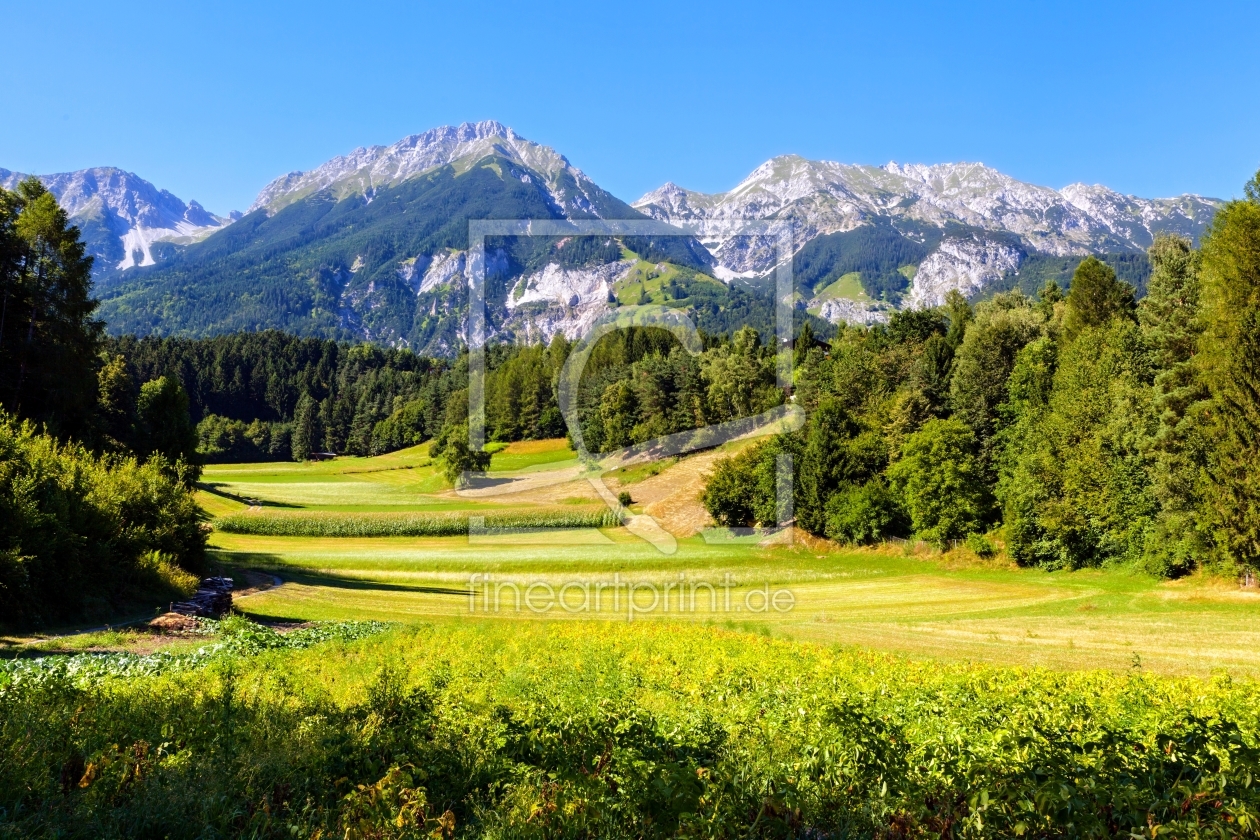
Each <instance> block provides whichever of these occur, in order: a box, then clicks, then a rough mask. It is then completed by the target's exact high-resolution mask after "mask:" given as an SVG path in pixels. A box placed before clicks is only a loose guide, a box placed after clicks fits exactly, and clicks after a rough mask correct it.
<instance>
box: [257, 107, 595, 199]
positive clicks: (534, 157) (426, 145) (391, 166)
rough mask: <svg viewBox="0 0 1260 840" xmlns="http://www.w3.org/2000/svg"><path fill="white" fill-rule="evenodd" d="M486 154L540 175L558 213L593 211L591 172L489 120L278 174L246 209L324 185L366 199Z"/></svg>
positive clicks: (526, 179) (526, 175)
mask: <svg viewBox="0 0 1260 840" xmlns="http://www.w3.org/2000/svg"><path fill="white" fill-rule="evenodd" d="M487 155H497V156H499V157H503V158H506V159H507V160H510V161H513V162H515V163H517V164H519V165H520V166H521V167H522V170H521V171H515V172H512V173H510V174H511V175H512V177H515V178H517V179H518V180H520V181H522V182H523V183H533V181H534V179H535V178H536V177H541V178H542V179H543V184H542V186H543V187H544V189H546V190H547V192H548V194H549V195H550V196H551V200H552V202H553V203H554V205H555V207H556V209H557V210H559V211H560V213H561V215H564V216H579V217H580V216H589V215H598V205H599V204H600V201H601V199H600V197H599V195H598V194H599V193H601V192H602V191H601V190H600V189H599V187H597V186H596V185H595V183H594V182H593V181H591V179H590V178H588V177H586V175H585V174H583V173H582V171H581V170H579V169H577V168H576V167H574V166H573V165H572V164H570V163H569V161H568V160H567V159H566V158H565V157H564V155H561V154H559V153H558V152H556V151H555V150H554V149H552V148H550V147H548V146H543V145H541V144H539V143H534V142H532V141H530V140H526V139H525V138H524V137H521V136H520V135H519V134H517V133H516V132H515V131H513V130H512V129H511V128H509V127H507V126H505V125H503V124H502V123H498V122H495V121H494V120H485V121H483V122H475V123H463V124H461V125H456V126H451V125H447V126H442V127H440V128H434V129H432V130H430V131H426V132H424V133H422V134H412V135H410V136H408V137H404V138H403V139H401V140H399V141H398V142H397V143H394V144H392V145H389V146H369V147H360V148H358V149H355V150H354V151H353V152H351V153H350V154H348V155H341V156H339V157H335V158H333V159H332V160H330V161H328V162H327V163H324V164H322V165H321V166H318V167H316V168H315V169H312V170H309V171H307V172H290V173H288V174H287V175H281V176H280V177H279V178H276V179H275V180H274V181H272V182H271V183H270V184H268V185H267V186H265V187H263V189H262V191H261V192H259V193H258V197H257V198H255V199H254V203H253V204H251V205H250V207H249V210H247V211H246V212H247V213H252V212H254V211H256V210H265V211H266V212H267V213H268V214H273V213H275V212H276V211H277V210H281V209H283V208H284V207H287V206H288V205H290V204H292V203H293V202H295V201H298V200H300V199H302V198H305V197H306V196H308V195H312V194H314V193H317V192H322V191H324V190H328V191H330V192H331V193H332V195H333V196H334V197H335V198H336V199H338V200H341V199H344V198H350V197H353V196H362V197H364V198H365V199H366V200H368V201H371V200H372V197H373V196H374V195H375V193H376V191H377V190H379V189H381V188H382V187H390V186H396V185H397V184H401V183H402V182H404V181H406V180H409V179H411V178H415V177H417V176H419V175H423V174H424V173H426V172H430V171H432V170H434V169H437V168H439V167H442V166H451V165H453V166H455V168H456V169H457V170H460V169H466V168H467V167H468V166H470V165H472V164H473V163H475V162H476V161H478V160H481V159H482V158H484V157H486V156H487ZM525 170H528V171H525ZM531 173H532V174H531Z"/></svg>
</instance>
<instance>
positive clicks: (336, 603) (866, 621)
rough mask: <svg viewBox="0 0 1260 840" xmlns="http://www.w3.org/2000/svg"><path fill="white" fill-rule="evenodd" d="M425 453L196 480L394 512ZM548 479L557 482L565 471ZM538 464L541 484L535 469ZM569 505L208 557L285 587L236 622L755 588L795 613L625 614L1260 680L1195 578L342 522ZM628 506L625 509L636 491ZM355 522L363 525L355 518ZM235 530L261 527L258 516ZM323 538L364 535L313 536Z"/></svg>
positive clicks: (1231, 608) (421, 617)
mask: <svg viewBox="0 0 1260 840" xmlns="http://www.w3.org/2000/svg"><path fill="white" fill-rule="evenodd" d="M562 445H563V444H562V442H561V441H536V442H531V443H529V444H523V445H515V446H517V447H518V448H517V449H515V450H513V449H512V447H508V448H506V449H504V450H503V452H502V453H500V456H502V455H503V454H504V453H506V454H507V455H509V456H514V457H521V458H526V459H529V458H540V459H541V458H545V457H558V455H557V453H560V454H563V452H564V450H563V448H562ZM738 445H741V444H740V443H739V442H736V443H734V444H730V445H729V446H732V447H734V446H738ZM422 450H424V447H420V448H418V449H417V450H412V451H410V452H409V453H402V454H395V455H392V456H385V457H384V458H372V459H345V460H344V462H343V461H342V460H341V459H339V460H338V461H333V462H324V463H317V464H306V465H298V464H292V465H284V464H281V465H274V464H273V465H233V466H231V467H221V468H219V467H216V468H213V469H212V470H208V471H207V472H209V473H213V474H214V477H217V478H218V479H219V480H220V481H221V482H222V484H223V486H225V488H226V490H228V491H233V490H237V489H239V487H240V485H239V484H232V483H231V482H229V481H226V480H225V479H227V478H231V479H233V480H241V481H242V483H247V484H251V485H255V484H256V485H263V484H268V483H269V481H268V480H259V478H258V477H259V476H269V477H270V476H275V477H276V478H281V477H282V478H283V480H276V481H270V484H271V485H272V487H273V489H275V490H278V491H279V492H280V493H284V492H286V491H288V492H293V491H292V488H295V487H296V488H300V489H301V492H302V493H306V492H307V491H306V489H304V488H306V487H307V486H308V485H312V484H314V485H319V484H320V482H326V483H325V484H324V485H323V486H324V487H326V488H334V489H333V490H329V492H334V491H335V488H338V487H340V486H342V485H349V486H352V487H354V488H355V491H354V492H356V493H363V494H367V495H361V496H357V497H356V498H357V499H360V500H363V499H367V500H369V501H371V500H373V499H381V498H388V499H391V500H393V499H397V498H402V497H401V496H398V495H395V494H398V493H400V492H402V493H405V492H406V490H405V488H406V487H407V486H408V485H407V483H406V481H401V480H400V477H403V478H408V477H410V476H413V475H415V474H417V473H419V472H421V471H422V470H424V469H429V468H427V467H421V466H419V464H420V463H423V461H424V459H425V458H426V457H427V453H426V452H424V451H422ZM691 463H692V459H685V460H684V461H683V462H680V463H672V462H666V463H662V464H649V465H641V466H636V467H632V468H629V469H627V470H622V471H618V472H617V473H614V474H613V475H612V478H614V479H618V482H619V483H620V484H622V485H624V484H631V483H634V482H636V481H638V482H639V485H640V487H641V488H646V487H647V486H648V484H651V483H653V482H655V483H661V482H664V484H666V485H672V483H674V482H672V480H671V476H674V475H675V474H677V475H681V474H682V472H684V471H686V469H687V468H688V466H689V464H691ZM553 464H554V465H557V466H556V468H558V467H559V466H562V465H563V464H564V462H563V461H556V462H553ZM535 465H536V467H537V468H538V469H543V470H545V468H546V464H545V463H540V462H535ZM408 467H410V469H408ZM527 468H528V467H527ZM653 473H657V474H656V475H654V476H653V475H652V474H653ZM544 474H545V473H544ZM246 480H247V481H246ZM643 481H647V482H648V484H643V483H642V482H643ZM338 482H340V483H338ZM351 482H354V483H353V484H351ZM618 482H614V484H617V483H618ZM399 488H403V490H401V491H400V489H399ZM573 488H574V485H567V484H561V485H557V486H556V488H555V490H554V494H553V495H554V498H551V497H549V496H547V495H546V493H545V492H544V491H531V493H530V494H529V497H530V499H531V501H530V503H529V504H523V503H521V502H518V501H515V497H513V496H500V497H491V498H488V499H484V500H479V499H464V498H459V497H457V496H454V495H453V494H451V493H449V491H443V493H442V494H433V495H426V494H421V493H416V494H414V496H412V497H411V498H412V499H413V501H412V502H411V504H408V505H395V504H392V503H391V504H379V505H371V504H369V505H363V506H361V507H358V508H350V509H349V510H339V509H338V508H337V507H336V506H332V505H326V506H315V507H303V508H295V509H293V510H286V509H283V508H275V509H273V508H269V507H264V508H263V511H262V512H261V513H262V514H264V515H265V516H266V517H268V518H269V519H268V521H275V522H277V523H284V522H286V521H287V520H283V519H282V518H283V517H290V516H294V517H298V516H304V517H308V520H306V521H307V522H308V523H309V527H305V526H304V527H303V528H302V529H296V530H294V529H292V528H289V525H287V524H286V525H285V527H286V528H288V530H284V529H279V528H278V527H277V529H276V530H275V531H274V533H276V534H284V533H304V534H307V536H284V535H273V536H269V535H263V534H230V533H224V532H222V531H218V532H216V533H214V534H213V535H212V539H211V544H212V556H213V557H214V558H215V559H216V561H217V562H219V563H220V564H221V565H223V566H224V567H225V568H227V569H229V570H240V569H244V568H258V569H266V570H268V571H271V572H274V573H275V574H278V575H279V576H281V577H282V578H283V579H284V580H285V581H286V584H285V585H284V586H282V587H280V588H278V589H274V590H270V591H267V592H262V593H259V594H257V595H254V596H250V597H248V598H244V599H241V600H240V601H239V605H240V607H241V608H242V609H244V610H246V611H248V612H249V613H251V614H254V615H257V616H260V617H269V618H292V619H301V620H307V619H337V620H341V619H356V618H375V619H380V620H397V621H428V620H438V621H447V620H457V619H463V620H466V619H467V618H468V613H469V604H468V599H467V598H466V597H461V596H460V595H459V594H450V592H449V591H454V592H456V593H458V592H462V591H466V590H467V588H468V585H469V580H470V578H471V576H472V575H474V574H478V573H480V574H491V575H493V576H494V579H495V580H496V581H503V582H508V583H516V584H517V585H518V586H521V585H528V584H529V583H533V582H543V583H548V584H550V585H552V586H560V585H563V584H564V583H566V582H568V581H569V580H573V579H577V580H579V581H589V582H599V581H607V580H608V579H610V578H611V576H613V575H619V576H620V578H621V579H622V580H634V581H638V582H645V583H654V584H656V585H659V586H662V587H663V586H664V585H665V584H666V583H669V582H670V581H673V582H675V583H677V582H678V581H679V576H680V575H681V576H682V579H683V581H684V582H686V583H688V584H693V583H694V584H697V585H698V584H699V583H702V582H704V583H709V584H710V585H714V586H716V585H718V584H720V583H721V582H722V581H723V580H724V576H725V575H727V574H729V575H730V576H731V578H730V580H731V581H732V583H733V586H734V587H735V588H733V589H732V590H731V591H732V593H733V597H735V599H736V606H738V605H739V604H738V602H739V599H742V598H743V597H744V596H745V595H747V594H748V593H749V592H750V591H751V590H752V588H753V587H755V586H764V585H769V586H771V587H772V588H789V589H790V590H791V591H792V593H793V595H794V597H795V604H794V606H793V608H792V609H791V610H790V611H788V612H785V613H775V612H771V613H750V612H749V611H748V610H747V609H742V608H741V609H731V610H725V609H720V610H714V609H710V606H711V605H710V604H709V603H706V598H705V595H706V594H707V591H705V590H702V591H701V595H700V597H699V598H698V605H697V608H696V610H695V611H694V612H689V613H687V614H680V613H679V612H678V611H677V609H675V610H674V611H673V612H672V613H670V614H668V615H667V614H666V613H665V611H664V609H663V608H661V609H658V610H655V611H651V612H650V613H647V614H643V613H640V614H636V616H635V620H636V621H638V620H644V619H646V618H649V617H651V616H652V615H655V616H656V617H657V618H673V619H685V620H687V621H693V622H716V623H719V624H722V625H727V624H729V625H730V626H734V627H744V628H755V629H757V630H758V631H759V632H761V631H765V632H771V633H773V634H775V635H777V636H790V637H792V638H796V639H801V640H808V641H816V642H823V643H832V642H839V643H844V644H857V645H864V646H868V647H872V648H879V649H883V650H893V651H899V652H903V653H906V654H909V655H912V656H915V657H922V658H932V659H937V660H950V661H959V660H977V661H987V662H994V663H1003V664H1009V665H1045V666H1052V667H1058V668H1090V667H1105V668H1112V669H1115V670H1118V671H1125V672H1128V671H1133V670H1157V671H1161V672H1169V673H1188V674H1200V675H1209V674H1211V673H1212V672H1214V671H1215V670H1219V669H1226V670H1228V671H1230V672H1231V673H1235V674H1253V673H1260V622H1258V621H1257V618H1260V596H1258V595H1257V594H1256V593H1255V592H1254V591H1240V590H1239V589H1238V588H1237V587H1236V586H1234V585H1232V584H1230V583H1223V582H1218V581H1213V580H1210V579H1206V578H1200V577H1195V578H1190V579H1186V580H1181V581H1174V582H1161V581H1157V580H1154V579H1151V578H1146V577H1142V576H1136V575H1131V574H1129V573H1126V572H1117V571H1081V572H1074V573H1067V572H1065V573H1054V574H1048V573H1045V572H1041V571H1034V570H1021V569H1013V568H1005V567H998V566H984V565H980V564H977V563H974V562H972V563H960V562H958V559H957V558H958V557H959V556H961V555H950V556H947V557H944V558H941V557H935V558H933V557H927V556H919V557H908V556H905V555H904V554H903V553H902V552H901V551H899V550H884V551H876V550H842V549H838V548H836V547H834V546H829V545H827V544H824V543H814V542H809V543H808V544H797V545H795V546H793V547H791V548H784V547H777V548H776V547H764V548H763V547H758V546H756V545H738V544H714V545H709V544H706V543H705V542H704V541H703V540H702V539H700V538H689V539H684V540H681V541H680V542H679V543H678V550H677V552H676V553H673V554H662V553H660V552H659V551H657V550H656V549H655V548H653V547H652V546H651V545H649V544H648V543H646V542H644V541H642V540H640V539H639V538H637V537H635V536H633V535H632V534H630V533H629V532H628V531H627V530H626V529H624V528H602V529H596V528H592V527H586V528H579V529H574V530H571V531H564V532H560V533H553V534H547V533H543V534H514V535H501V536H496V535H478V536H475V538H473V539H470V538H469V537H468V536H466V535H461V536H445V537H443V536H368V534H380V533H382V530H372V529H368V530H362V529H364V528H368V525H363V526H359V525H354V526H353V527H352V528H350V530H342V527H343V526H342V524H341V523H347V522H349V523H354V522H359V521H362V522H366V523H369V525H371V526H372V528H375V525H374V524H373V523H390V522H392V521H398V520H403V519H405V518H406V517H408V516H413V515H414V516H417V517H434V518H438V517H445V516H451V517H456V518H462V517H464V516H466V515H467V514H468V513H470V512H478V513H483V514H485V515H487V516H505V515H508V514H513V513H515V512H521V513H524V512H526V511H534V512H539V511H549V510H561V511H565V512H566V513H570V512H578V513H581V514H582V515H583V516H585V515H588V513H589V509H588V506H589V505H590V504H591V500H590V498H589V497H588V498H579V497H577V496H574V495H573ZM630 489H631V492H632V494H634V493H635V490H634V488H633V487H631V488H630ZM221 492H222V491H221ZM548 492H550V491H548ZM643 492H644V493H646V490H644V491H643ZM373 493H374V494H376V495H375V496H373V495H371V494H373ZM540 494H541V495H540ZM204 495H206V494H203V496H204ZM295 497H296V496H295ZM305 498H311V497H310V496H309V495H308V496H306V497H305ZM645 498H646V496H645ZM210 500H212V501H211V504H214V505H217V506H218V508H216V510H223V511H224V513H223V514H222V515H226V516H228V517H231V518H234V519H235V518H242V513H241V512H242V511H243V510H244V507H243V506H242V505H240V504H239V503H237V502H233V501H232V500H231V499H230V498H228V497H225V496H211V497H210ZM636 501H639V499H638V496H636ZM566 502H567V503H566ZM207 506H208V507H209V505H207ZM649 507H650V505H649ZM372 511H375V513H372ZM389 512H393V513H389ZM360 513H362V514H364V515H361V516H357V515H351V514H360ZM233 514H235V516H233ZM386 514H389V515H386ZM245 515H246V516H249V517H255V516H257V515H258V513H250V514H245ZM312 516H317V517H327V523H320V522H313V521H311V520H309V517H312ZM251 521H253V520H251ZM257 521H260V522H261V521H262V520H257ZM381 527H382V529H384V528H386V527H393V526H392V525H382V526H381ZM325 529H328V530H325ZM356 529H357V530H356ZM334 531H335V532H338V533H355V534H359V536H336V537H334V536H318V534H327V533H333V532H334ZM389 533H399V532H397V531H391V532H389ZM461 533H463V532H462V531H461ZM437 590H444V591H437ZM625 612H626V611H625V610H624V609H622V610H619V611H614V610H612V609H611V608H608V607H606V606H604V605H601V609H600V610H593V609H592V610H589V611H584V612H575V613H572V614H570V613H568V612H564V611H562V610H553V611H552V612H550V613H548V614H547V615H549V616H551V617H555V618H563V619H565V620H590V619H601V620H607V621H614V620H616V621H625V620H626V614H625ZM491 618H492V619H493V620H497V621H509V620H534V619H536V618H537V616H535V615H534V614H532V613H529V612H528V611H515V610H502V609H501V611H500V612H499V613H498V614H495V615H492V616H491ZM1135 666H1138V667H1136V668H1135Z"/></svg>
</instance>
